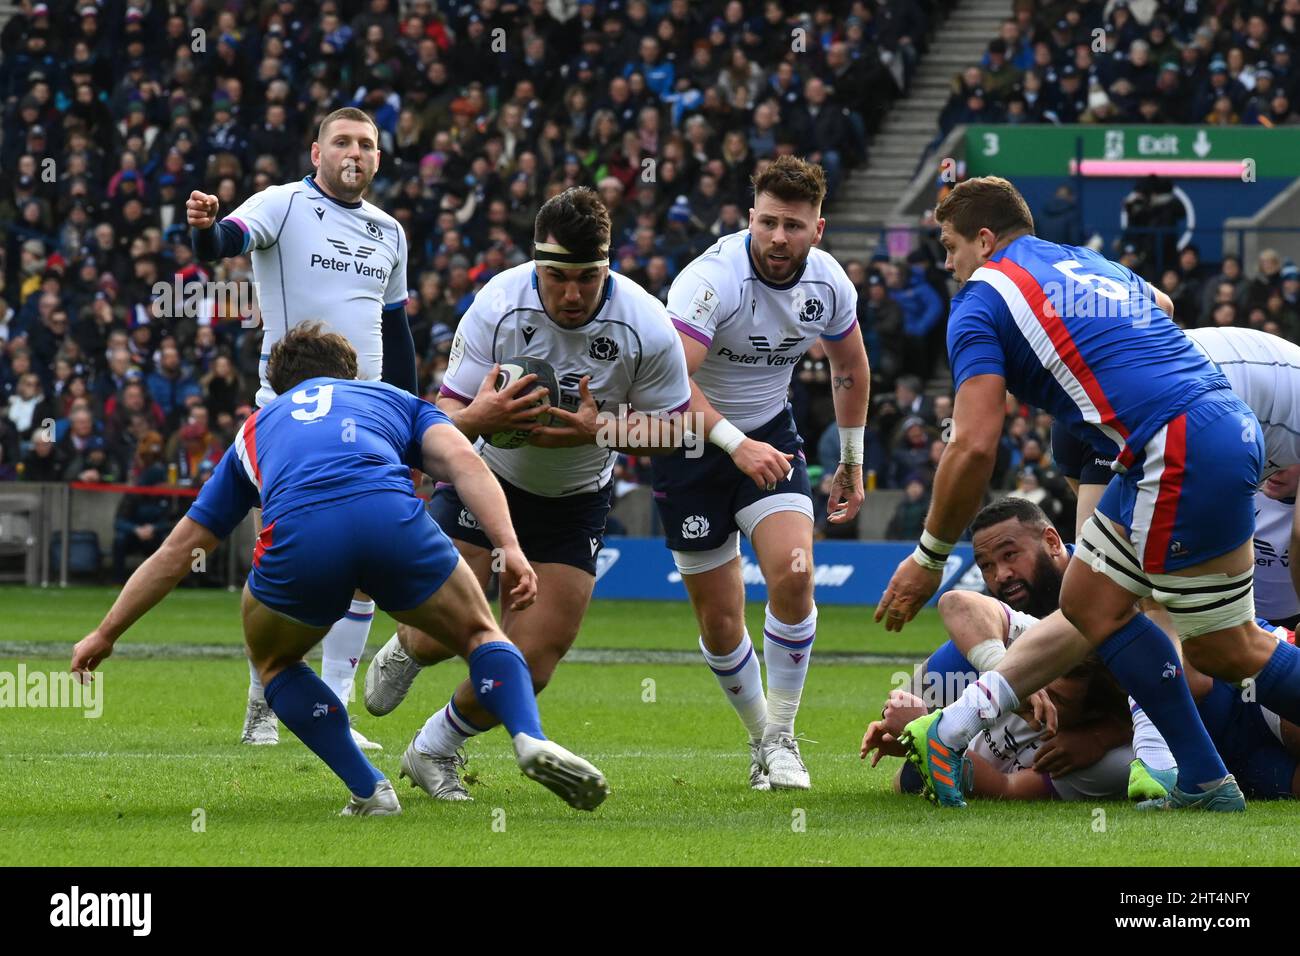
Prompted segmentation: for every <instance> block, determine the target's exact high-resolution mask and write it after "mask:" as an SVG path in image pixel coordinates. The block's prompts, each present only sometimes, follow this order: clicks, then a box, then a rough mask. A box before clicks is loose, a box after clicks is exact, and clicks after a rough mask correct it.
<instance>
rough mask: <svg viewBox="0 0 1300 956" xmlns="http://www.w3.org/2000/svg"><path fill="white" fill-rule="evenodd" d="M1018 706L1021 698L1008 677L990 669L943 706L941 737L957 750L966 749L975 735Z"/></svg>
mask: <svg viewBox="0 0 1300 956" xmlns="http://www.w3.org/2000/svg"><path fill="white" fill-rule="evenodd" d="M1019 706H1020V700H1019V698H1017V697H1016V692H1015V691H1013V690H1012V689H1011V685H1010V684H1008V683H1007V679H1006V678H1005V677H1003V676H1002V675H1001V674H1000V673H998V672H997V671H989V672H988V673H987V674H982V675H980V679H979V680H977V681H976V682H975V683H973V684H971V685H970V686H969V687H967V688H966V690H965V691H963V692H962V695H961V696H960V697H959V698H957V700H955V701H954V702H953V703H951V704H949V705H948V706H947V707H945V708H944V709H943V719H942V720H941V721H939V739H940V740H942V741H943V742H944V743H945V744H947V745H948V746H949V747H951V748H953V749H954V750H965V749H966V745H967V744H969V743H970V742H971V738H972V737H974V736H975V735H976V734H977V733H979V732H980V731H981V730H983V729H984V728H986V727H992V726H993V725H994V724H996V723H997V722H998V720H999V719H1001V717H1002V715H1003V714H1009V713H1011V712H1012V711H1014V710H1016V709H1017V708H1018V707H1019Z"/></svg>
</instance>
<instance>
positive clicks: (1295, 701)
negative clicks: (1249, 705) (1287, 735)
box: [1255, 641, 1300, 724]
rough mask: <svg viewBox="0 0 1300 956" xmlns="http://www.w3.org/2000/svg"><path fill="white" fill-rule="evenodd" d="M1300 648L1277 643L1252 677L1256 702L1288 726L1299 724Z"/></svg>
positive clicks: (1281, 642) (1280, 642)
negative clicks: (1256, 674) (1289, 723)
mask: <svg viewBox="0 0 1300 956" xmlns="http://www.w3.org/2000/svg"><path fill="white" fill-rule="evenodd" d="M1297 664H1300V649H1297V648H1295V647H1293V646H1292V645H1290V644H1288V643H1286V642H1285V641H1279V642H1278V645H1277V650H1275V651H1274V652H1273V656H1272V657H1270V658H1269V659H1268V663H1267V664H1265V665H1264V669H1263V670H1262V671H1260V672H1259V676H1257V677H1256V678H1255V699H1256V700H1257V701H1259V703H1260V704H1261V705H1262V706H1264V707H1267V708H1268V709H1269V710H1271V711H1273V713H1275V714H1277V715H1278V716H1279V717H1281V718H1282V719H1284V720H1289V721H1291V723H1293V724H1294V723H1300V667H1297V666H1296V665H1297Z"/></svg>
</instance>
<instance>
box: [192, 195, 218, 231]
mask: <svg viewBox="0 0 1300 956" xmlns="http://www.w3.org/2000/svg"><path fill="white" fill-rule="evenodd" d="M220 205H221V202H220V200H218V199H217V197H216V196H214V195H212V194H211V193H205V192H200V191H199V190H197V189H196V190H194V192H192V193H190V198H189V199H188V200H187V201H186V203H185V219H186V221H187V222H188V223H189V224H190V225H191V226H193V227H194V228H195V229H211V228H212V227H213V226H215V225H216V224H217V209H218V207H219V206H220Z"/></svg>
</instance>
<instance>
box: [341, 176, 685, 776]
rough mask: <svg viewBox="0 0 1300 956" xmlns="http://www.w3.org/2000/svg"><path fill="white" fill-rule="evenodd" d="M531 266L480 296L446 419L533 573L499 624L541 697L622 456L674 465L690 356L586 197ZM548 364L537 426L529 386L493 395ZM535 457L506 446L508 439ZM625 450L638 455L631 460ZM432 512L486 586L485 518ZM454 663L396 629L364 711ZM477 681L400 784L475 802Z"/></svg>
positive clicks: (448, 508)
mask: <svg viewBox="0 0 1300 956" xmlns="http://www.w3.org/2000/svg"><path fill="white" fill-rule="evenodd" d="M533 238H534V243H535V249H536V253H535V260H534V261H533V262H531V263H525V264H523V265H519V266H516V267H515V268H513V269H508V270H506V271H505V272H502V273H501V274H500V275H498V276H495V277H493V278H492V279H491V280H490V281H489V282H488V283H487V285H485V286H484V287H483V289H482V290H481V291H480V292H479V293H478V295H476V296H475V298H474V302H473V304H472V305H471V306H470V308H469V310H468V311H467V312H466V313H465V316H464V318H462V319H461V322H460V325H459V327H458V328H457V330H456V337H455V339H454V340H453V342H452V349H451V356H450V361H449V364H448V367H447V374H446V377H445V378H444V380H443V383H442V390H441V395H440V397H439V398H438V405H439V407H440V408H441V409H442V410H443V411H445V412H446V413H447V414H448V415H449V416H450V417H451V420H452V421H454V422H455V423H456V425H457V426H458V427H459V428H460V429H461V431H463V432H464V433H465V435H466V436H467V437H468V438H470V439H471V440H474V441H476V442H477V447H478V448H479V450H480V452H481V454H482V455H483V459H484V461H485V462H487V466H488V467H489V468H490V469H491V470H492V472H493V474H495V475H496V476H497V480H498V481H499V482H500V483H501V486H502V487H503V488H504V490H505V496H506V501H507V502H508V504H509V507H510V515H511V520H512V521H513V523H514V526H515V528H516V529H517V531H518V534H519V540H520V544H521V547H522V548H523V551H524V554H525V555H527V556H528V559H529V561H530V562H532V564H533V565H534V567H535V568H536V569H537V576H538V582H539V584H538V587H539V598H538V600H537V602H536V603H535V604H533V605H532V606H531V607H529V608H527V609H525V610H503V611H502V627H503V628H504V630H505V632H506V634H507V635H509V637H510V639H511V640H512V641H513V642H514V643H515V644H516V645H518V647H519V649H520V650H521V651H522V652H523V654H524V656H525V658H526V659H527V660H528V664H529V668H530V669H531V671H532V676H533V684H534V687H535V689H536V690H537V692H538V693H540V692H541V691H542V690H543V689H544V688H545V687H546V685H547V682H548V681H549V680H550V679H551V676H552V674H553V673H554V671H555V668H556V665H557V664H558V663H559V662H560V660H561V659H562V658H563V657H564V655H565V654H566V653H567V652H568V650H569V648H570V647H571V646H572V644H573V642H574V640H575V639H576V638H577V635H578V629H579V627H580V626H581V624H582V619H583V617H584V616H585V615H586V612H587V607H588V605H589V603H590V601H591V593H592V589H593V588H594V587H595V583H596V558H597V555H598V554H599V552H600V549H601V546H602V545H603V543H604V534H605V518H606V515H607V514H608V513H609V509H610V504H611V495H612V490H613V485H612V477H611V476H612V473H613V468H614V463H615V461H616V459H617V457H618V454H619V453H620V452H621V451H622V452H627V453H629V454H635V455H646V454H649V455H655V454H665V453H670V452H673V451H675V450H676V449H677V448H678V447H680V446H681V442H682V438H683V434H682V433H683V429H682V427H681V426H682V424H683V420H682V419H680V417H677V416H676V415H675V413H681V412H684V411H685V410H686V409H687V407H688V406H689V404H690V397H691V390H690V382H689V379H688V377H687V373H686V359H685V356H684V355H683V354H682V347H681V345H680V344H679V342H678V338H677V335H676V333H675V332H674V331H673V327H672V326H671V325H670V324H669V322H668V316H667V314H666V313H665V311H664V307H663V305H662V304H661V303H660V302H659V300H658V299H656V298H655V297H654V296H652V295H650V294H649V293H648V292H646V291H645V290H644V289H642V288H641V287H640V286H639V285H637V284H636V283H635V282H634V281H632V280H631V279H628V278H627V277H626V276H622V275H619V274H618V273H611V272H610V271H609V242H610V220H609V213H608V211H607V210H606V209H605V206H604V204H603V203H602V202H601V201H600V198H599V196H598V195H597V194H596V193H595V192H594V191H593V190H591V189H584V188H573V189H568V190H566V191H565V192H563V193H560V194H559V195H557V196H555V197H553V198H551V199H549V200H548V201H547V202H546V203H545V204H544V205H543V206H542V208H541V210H540V211H539V212H538V215H537V220H536V223H535V227H534V234H533ZM520 356H529V357H533V358H538V359H542V360H544V361H545V362H547V363H549V364H550V365H551V366H552V367H553V368H554V370H555V373H556V377H557V379H558V383H559V387H560V392H561V394H560V395H559V396H552V400H553V401H555V400H558V402H557V403H556V407H554V408H552V409H551V410H550V411H549V414H550V416H551V419H552V421H551V423H550V424H547V425H539V424H538V422H537V419H538V416H539V415H540V413H541V409H540V408H531V409H529V407H528V406H530V405H531V404H532V402H533V400H535V398H536V396H537V393H536V392H535V391H534V389H533V385H534V383H535V381H536V376H535V375H526V376H524V377H522V378H521V379H519V380H518V381H517V382H515V383H513V385H512V386H511V387H510V388H508V389H504V390H503V391H501V392H497V391H496V390H495V388H494V383H495V380H496V377H497V369H498V367H499V364H500V363H501V362H503V361H505V360H506V359H509V358H512V357H520ZM507 429H509V430H525V431H528V432H529V439H528V444H526V445H523V446H521V447H519V448H511V449H505V448H497V447H495V446H493V445H492V444H490V443H489V442H488V441H487V440H486V439H487V437H488V436H490V435H491V434H493V433H494V432H497V431H501V430H507ZM627 443H635V447H628V445H627ZM430 511H431V513H432V514H433V515H434V517H435V518H437V520H438V523H439V524H440V525H441V526H442V527H443V528H445V529H446V530H447V532H448V534H450V535H451V537H452V538H453V539H454V540H455V542H456V547H457V548H458V549H459V550H460V553H461V554H462V555H463V556H464V558H465V560H466V562H467V563H468V565H469V566H470V567H471V568H472V569H473V570H474V572H475V574H476V575H477V576H478V579H479V581H480V582H481V583H482V584H483V585H484V587H486V586H487V584H488V581H489V578H490V576H491V573H492V571H493V552H492V550H491V548H492V544H491V542H490V540H489V538H488V536H486V535H485V534H484V531H483V522H482V517H483V516H482V515H480V514H479V511H478V509H477V508H475V507H472V506H471V505H470V503H469V502H468V501H466V500H465V499H464V496H463V495H462V494H461V492H460V489H457V488H453V487H440V488H438V489H437V490H436V492H435V493H434V496H433V500H432V501H431V502H430ZM449 656H451V655H450V653H449V652H448V651H447V649H446V648H445V647H443V646H442V645H440V644H438V643H437V642H435V641H433V640H432V639H431V638H430V637H429V636H428V635H426V634H420V633H419V632H417V631H413V630H411V629H408V628H402V629H400V630H399V631H398V633H397V634H395V635H394V636H393V637H392V639H390V640H389V641H388V643H387V644H385V645H384V647H383V648H381V649H380V651H379V653H378V654H376V655H375V659H374V660H373V661H372V662H371V665H370V668H369V669H368V670H367V672H366V693H365V701H366V707H367V709H369V710H370V712H371V713H372V714H376V715H380V714H386V713H389V712H390V711H391V710H392V709H393V708H394V707H396V706H397V705H398V703H399V702H400V701H401V700H402V699H403V698H404V697H405V695H406V693H407V691H408V690H409V688H410V686H411V682H412V681H413V680H414V679H415V676H416V674H417V673H418V672H419V669H420V667H421V666H428V665H430V664H435V663H437V662H438V661H440V660H445V659H446V658H447V657H449ZM496 722H497V721H496V719H495V718H494V717H493V715H492V714H491V712H490V711H489V710H487V709H486V708H484V707H483V706H482V705H481V704H480V703H479V702H478V701H477V699H476V698H475V695H474V689H473V687H472V685H471V684H470V683H469V682H465V683H463V684H461V686H460V687H459V688H457V690H456V692H455V694H454V695H453V696H452V699H451V700H450V701H449V702H448V703H447V705H446V706H445V707H443V708H442V709H441V710H440V711H438V712H437V713H435V714H434V715H433V716H432V717H430V718H429V719H428V721H427V722H426V723H425V725H424V727H423V729H422V730H420V732H419V733H417V734H416V735H415V738H414V739H413V740H412V741H411V744H410V745H409V746H408V747H407V749H406V752H405V753H404V754H403V755H402V776H403V777H409V778H410V780H411V782H412V785H418V786H420V787H422V788H423V789H424V790H425V792H427V793H428V794H429V795H430V796H432V797H434V798H436V799H440V800H468V799H470V795H469V792H468V791H467V790H466V789H465V786H464V784H463V783H462V782H461V779H460V773H459V771H460V768H461V767H462V766H463V765H464V763H465V759H466V758H465V754H464V751H463V747H464V744H465V743H466V742H467V741H468V740H469V739H470V738H471V737H473V736H475V735H477V734H480V733H482V732H483V731H485V730H488V729H489V728H491V727H492V726H494V725H495V724H496Z"/></svg>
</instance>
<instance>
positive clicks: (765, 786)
mask: <svg viewBox="0 0 1300 956" xmlns="http://www.w3.org/2000/svg"><path fill="white" fill-rule="evenodd" d="M749 789H751V790H771V789H772V784H771V782H770V781H769V780H768V779H767V771H766V770H764V769H763V748H762V745H761V744H760V743H759V742H757V741H753V740H751V741H750V742H749Z"/></svg>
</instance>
